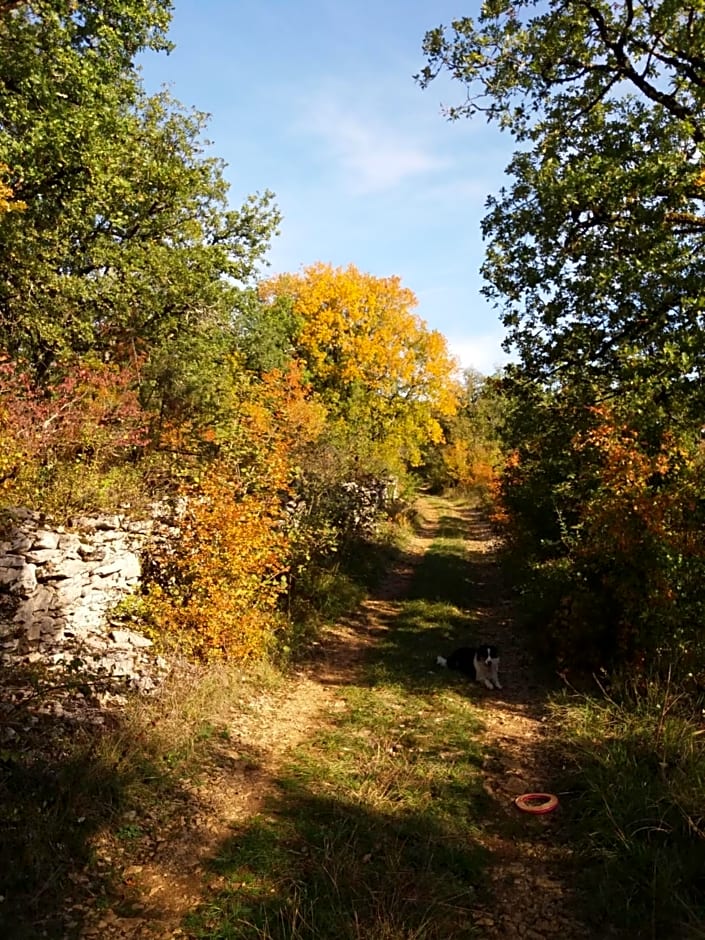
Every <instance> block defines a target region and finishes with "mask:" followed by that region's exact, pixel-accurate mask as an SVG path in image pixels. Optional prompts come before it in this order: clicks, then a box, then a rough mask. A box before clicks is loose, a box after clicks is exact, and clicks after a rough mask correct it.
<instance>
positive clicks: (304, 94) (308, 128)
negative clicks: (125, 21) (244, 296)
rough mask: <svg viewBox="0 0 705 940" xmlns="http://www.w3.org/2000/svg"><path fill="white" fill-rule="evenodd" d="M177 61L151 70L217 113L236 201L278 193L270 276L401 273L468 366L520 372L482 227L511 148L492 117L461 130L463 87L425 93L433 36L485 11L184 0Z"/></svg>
mask: <svg viewBox="0 0 705 940" xmlns="http://www.w3.org/2000/svg"><path fill="white" fill-rule="evenodd" d="M174 7H175V10H174V18H173V22H172V27H171V32H170V38H171V40H172V41H173V42H174V43H175V45H176V48H175V50H174V51H173V52H172V53H171V54H170V55H169V56H166V55H164V54H161V55H159V56H157V55H149V56H147V57H145V58H144V59H143V60H142V61H141V64H142V70H143V77H144V82H145V86H146V88H147V90H148V91H156V90H157V89H158V88H160V87H161V86H163V85H167V86H169V88H170V89H171V91H172V92H173V94H174V95H175V97H176V98H178V99H179V100H180V101H181V102H182V103H183V104H185V105H189V106H193V107H195V108H197V109H198V110H200V111H205V112H207V113H209V114H210V115H211V118H210V122H209V127H208V138H209V139H210V140H211V141H212V144H213V146H212V152H213V154H214V155H216V156H219V157H222V158H223V160H225V162H226V163H227V170H226V178H227V180H228V182H229V183H230V186H231V189H230V200H231V202H232V204H233V206H237V205H239V204H240V203H241V202H242V201H243V200H244V198H245V197H246V196H247V195H248V194H249V193H253V192H261V191H263V190H266V189H270V190H272V191H273V192H274V193H275V195H276V201H277V204H278V206H279V208H280V210H281V212H282V214H283V217H284V218H283V222H282V226H281V234H280V235H279V237H278V238H277V239H275V241H274V243H273V246H272V250H271V252H270V254H269V261H270V265H271V267H270V268H269V269H268V271H267V273H271V274H274V273H279V272H283V271H298V270H300V269H301V268H302V267H303V266H305V265H308V264H312V263H313V262H315V261H323V262H329V263H331V264H333V265H335V266H347V265H348V264H350V263H352V264H355V265H356V266H357V267H358V268H359V269H360V270H362V271H366V272H369V273H371V274H374V275H375V276H378V277H387V276H390V275H398V276H399V277H401V279H402V282H403V284H404V285H405V286H406V287H408V288H410V289H411V290H412V291H413V292H414V293H415V294H416V296H417V298H418V300H419V306H418V308H417V312H418V314H419V315H420V316H421V317H422V318H423V319H424V320H425V321H426V322H427V323H428V325H429V327H430V328H432V329H436V330H439V331H440V332H442V333H443V334H444V335H445V337H446V339H447V340H448V344H449V347H450V349H451V351H452V352H453V353H454V354H455V355H456V356H458V357H459V359H460V361H461V364H462V365H463V366H473V367H474V368H476V369H479V370H480V371H482V372H485V373H488V372H490V371H492V369H493V368H494V367H495V366H496V365H499V364H501V363H502V362H504V361H505V360H506V356H505V355H504V354H503V353H502V350H501V346H500V344H501V340H502V328H501V324H500V323H499V319H498V315H497V312H496V311H495V310H494V309H492V308H491V307H490V306H489V305H488V304H487V302H486V301H485V300H484V299H483V298H482V297H481V295H480V293H479V291H480V288H481V286H482V281H481V278H480V275H479V271H478V269H479V267H480V265H481V263H482V259H483V252H484V247H483V243H482V237H481V232H480V220H481V219H482V217H483V215H484V205H485V200H486V198H487V195H488V194H490V193H493V192H497V191H498V190H499V188H500V187H501V185H502V183H503V180H504V175H503V172H504V168H505V166H506V165H507V163H508V162H509V157H510V153H511V141H510V139H509V138H508V137H506V135H501V134H500V132H499V130H498V129H497V128H496V127H494V126H488V125H486V124H485V123H484V122H483V121H481V120H476V121H467V120H463V121H456V122H453V123H449V122H448V121H446V120H445V118H444V117H443V116H442V105H443V104H451V103H457V102H458V101H460V100H461V99H462V96H463V88H462V87H461V86H460V85H459V84H453V83H452V82H451V81H450V80H448V79H442V80H441V79H438V80H436V82H434V83H433V84H432V85H431V86H430V87H429V88H428V89H427V90H425V91H422V90H421V88H420V87H419V86H418V85H417V84H416V83H415V82H414V80H413V75H414V74H416V73H417V72H418V71H419V70H420V69H421V68H422V67H423V65H424V58H423V55H422V52H421V44H422V41H423V37H424V34H425V32H426V31H427V30H428V29H431V28H433V27H435V26H438V25H440V24H449V23H450V22H451V21H452V20H453V19H455V18H458V17H460V16H467V15H470V16H476V14H477V7H478V3H477V0H465V2H463V0H458V3H453V2H449V0H435V2H431V0H426V2H421V0H379V2H377V3H373V2H371V0H358V2H357V3H351V2H344V0H299V2H296V3H294V2H292V0H237V2H236V0H175V2H174Z"/></svg>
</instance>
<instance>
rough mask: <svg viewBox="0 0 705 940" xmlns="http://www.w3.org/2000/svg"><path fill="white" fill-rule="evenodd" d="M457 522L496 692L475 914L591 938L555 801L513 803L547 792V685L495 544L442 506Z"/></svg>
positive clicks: (486, 922) (490, 699) (487, 710)
mask: <svg viewBox="0 0 705 940" xmlns="http://www.w3.org/2000/svg"><path fill="white" fill-rule="evenodd" d="M454 513H455V515H457V516H459V517H460V518H462V519H463V521H464V524H465V529H466V531H467V541H466V551H467V558H468V562H469V565H470V567H471V580H472V581H473V582H474V584H475V588H476V591H475V603H476V605H477V608H478V610H477V613H478V620H479V622H481V623H482V624H483V629H484V631H485V632H484V637H485V639H487V640H490V641H493V642H496V643H497V645H498V646H499V648H500V651H501V675H500V677H501V680H502V685H503V688H502V691H501V692H496V691H495V692H493V693H491V694H490V695H489V696H487V697H485V698H484V699H483V701H482V720H483V723H484V725H485V729H486V730H485V745H486V747H487V749H488V751H489V756H488V757H487V759H486V760H485V765H484V767H483V772H484V786H485V789H486V791H487V792H488V794H490V796H491V797H492V798H493V801H494V805H495V807H496V816H497V818H496V820H495V822H494V825H491V824H490V825H488V826H487V827H486V830H485V832H484V834H483V835H482V836H481V839H480V841H481V842H482V843H483V844H484V845H485V846H486V847H487V848H488V849H489V850H490V852H491V854H492V859H493V863H492V866H491V868H490V871H489V875H490V879H491V882H492V888H493V895H494V903H493V905H492V908H491V909H488V910H485V911H481V912H478V915H477V920H476V923H477V927H478V929H479V930H480V931H481V936H482V937H483V938H486V940H490V938H495V937H505V938H506V937H522V938H528V940H552V938H559V937H560V938H561V940H584V938H588V937H589V936H590V934H589V932H588V931H587V929H586V928H585V927H584V926H583V925H582V924H581V923H579V921H578V920H577V919H576V916H575V913H574V911H575V900H574V898H573V896H572V892H571V887H570V881H571V880H572V876H571V872H573V871H574V864H573V858H572V853H571V852H570V850H569V848H568V846H566V845H565V844H564V843H563V840H562V837H561V829H562V818H561V809H560V805H559V807H558V809H557V810H556V811H555V812H554V813H550V814H545V815H536V816H533V815H531V816H529V815H525V814H522V813H521V812H520V811H519V810H517V808H516V806H515V804H514V800H515V799H516V797H517V796H518V795H521V794H523V793H536V792H546V791H548V792H551V791H552V786H551V781H552V779H553V777H554V775H555V770H556V768H555V763H554V762H555V760H556V757H555V755H553V754H552V753H551V750H552V749H551V730H550V725H549V722H548V716H547V712H546V708H545V690H544V689H543V687H542V685H541V684H540V683H539V682H538V681H537V680H536V679H535V673H536V667H535V663H534V662H533V661H532V657H531V655H530V654H529V652H528V650H527V648H526V645H525V642H523V641H522V637H521V635H520V634H519V633H518V631H517V629H516V624H515V622H514V619H513V611H512V601H511V599H510V598H508V596H507V593H506V591H505V588H504V585H503V583H502V573H501V571H500V569H499V565H498V559H497V550H498V548H499V543H498V542H497V540H496V539H495V538H494V536H493V532H492V529H491V527H490V525H489V524H488V522H487V519H486V517H485V515H484V513H483V512H482V511H480V510H478V509H471V510H462V511H458V510H455V511H454V510H449V513H448V514H449V515H452V514H454Z"/></svg>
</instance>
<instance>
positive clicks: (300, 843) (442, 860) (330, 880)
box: [189, 686, 487, 940]
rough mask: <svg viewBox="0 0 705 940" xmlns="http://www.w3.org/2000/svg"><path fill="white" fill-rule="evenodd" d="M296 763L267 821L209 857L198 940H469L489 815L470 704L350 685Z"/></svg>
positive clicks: (194, 923)
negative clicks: (213, 887)
mask: <svg viewBox="0 0 705 940" xmlns="http://www.w3.org/2000/svg"><path fill="white" fill-rule="evenodd" d="M336 714H337V715H338V717H337V719H336V721H335V723H334V724H333V725H332V726H331V727H330V728H326V729H324V730H323V731H322V732H321V733H320V734H319V735H317V736H316V737H315V738H314V739H313V740H312V741H311V742H309V743H307V744H306V745H305V746H304V747H302V748H300V749H299V751H298V752H297V753H296V754H295V755H294V756H293V759H292V760H291V761H290V763H289V764H288V766H287V767H286V768H285V770H284V773H283V774H282V776H281V778H280V779H279V780H278V795H277V796H275V797H273V798H271V799H270V800H269V801H268V804H267V807H266V814H265V815H263V816H262V817H259V818H258V819H257V820H255V821H254V823H253V824H251V825H249V826H247V827H246V828H244V829H243V830H242V831H241V832H238V833H235V834H234V835H233V838H232V839H231V840H230V841H229V843H228V845H226V846H224V847H223V850H222V852H221V853H220V855H219V857H218V859H217V860H216V861H215V863H214V867H215V870H216V871H217V872H218V873H219V874H220V875H221V876H224V877H225V878H226V879H227V887H225V888H224V890H222V891H221V892H220V893H219V895H218V897H217V898H214V899H213V900H211V901H209V902H208V903H207V904H205V905H204V906H203V907H202V908H201V910H200V911H199V912H198V913H197V914H196V915H195V916H194V917H192V918H191V919H190V920H189V930H190V931H192V932H193V935H194V936H196V937H204V938H205V937H209V938H210V937H221V938H229V937H233V938H234V937H244V938H249V937H253V938H255V937H257V938H277V940H278V938H282V940H283V938H285V937H287V938H288V937H301V938H304V937H306V938H311V940H313V938H314V937H316V938H318V937H327V936H330V937H341V938H363V937H369V938H370V940H371V938H373V937H374V938H378V937H389V938H390V940H392V938H408V937H419V938H421V937H424V938H438V940H441V938H447V937H449V936H454V937H456V936H457V937H471V936H473V932H472V929H471V927H470V918H469V911H470V908H471V907H472V904H473V903H474V901H475V899H476V897H477V892H478V890H479V885H480V884H481V878H480V871H481V869H482V865H483V862H484V851H483V850H482V849H481V848H480V847H479V845H478V844H477V842H476V841H475V836H476V834H477V830H478V825H479V820H480V818H481V814H482V812H483V810H484V808H485V802H486V799H487V798H486V797H485V794H484V791H483V790H482V787H481V784H480V781H479V776H478V768H479V764H480V760H481V755H480V750H479V748H478V745H477V744H476V743H475V741H474V737H475V736H476V734H477V732H478V730H479V724H478V722H477V719H476V717H475V715H474V713H473V710H472V708H471V706H470V705H469V704H468V703H467V702H466V701H464V700H463V699H462V698H461V697H459V696H453V695H452V694H449V695H448V696H447V697H445V699H444V700H443V701H442V702H440V703H438V702H435V701H434V700H433V699H432V698H430V697H426V698H424V697H423V696H421V697H419V696H416V695H413V694H411V693H409V692H405V691H404V690H403V689H399V688H396V687H393V686H392V687H389V688H384V689H380V688H379V687H375V688H374V689H371V688H370V687H369V686H352V687H350V688H347V689H346V690H345V691H344V692H343V693H342V697H341V704H340V706H339V708H337V709H336Z"/></svg>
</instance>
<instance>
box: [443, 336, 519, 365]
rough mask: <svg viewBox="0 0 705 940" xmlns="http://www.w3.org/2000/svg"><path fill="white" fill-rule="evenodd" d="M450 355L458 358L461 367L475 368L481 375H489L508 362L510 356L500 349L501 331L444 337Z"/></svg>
mask: <svg viewBox="0 0 705 940" xmlns="http://www.w3.org/2000/svg"><path fill="white" fill-rule="evenodd" d="M446 339H447V341H448V348H449V350H450V352H451V353H452V355H454V356H456V357H457V358H458V359H459V360H460V365H461V367H462V368H463V369H477V371H478V372H482V374H483V375H491V374H492V373H493V372H495V371H496V370H497V369H499V368H501V367H502V366H503V365H505V364H506V363H507V362H509V359H510V356H508V355H507V353H506V352H504V350H503V349H502V334H501V333H485V334H482V335H479V336H464V337H458V338H454V337H452V336H447V337H446Z"/></svg>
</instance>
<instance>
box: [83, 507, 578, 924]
mask: <svg viewBox="0 0 705 940" xmlns="http://www.w3.org/2000/svg"><path fill="white" fill-rule="evenodd" d="M419 508H420V511H421V515H422V519H423V527H422V529H421V531H420V532H419V533H418V534H417V536H416V537H415V538H414V539H413V540H412V541H411V542H410V544H409V545H408V548H407V553H406V556H405V559H404V561H403V562H402V563H401V564H400V566H399V567H398V568H397V569H396V570H394V571H392V572H390V574H389V575H388V576H387V578H386V581H385V583H384V585H383V588H382V590H381V591H380V592H378V596H377V597H376V598H375V599H374V600H369V601H367V602H366V603H365V604H363V605H362V607H361V609H360V610H359V611H358V612H357V614H356V615H355V617H354V618H351V619H350V621H349V622H348V623H341V624H339V625H338V626H337V627H336V628H335V629H334V630H332V631H331V632H330V633H329V635H328V636H327V638H326V641H325V643H324V644H323V645H322V647H321V653H320V656H319V658H318V659H317V660H316V661H315V662H314V663H312V664H311V665H310V666H309V667H307V668H306V669H305V670H302V671H301V672H300V673H299V674H298V675H296V676H295V677H293V679H292V682H291V684H289V685H288V686H287V687H286V689H285V690H282V691H280V692H279V693H277V694H271V693H267V694H263V695H261V696H260V697H258V698H257V699H255V700H254V701H252V702H250V703H249V705H248V707H247V708H246V709H245V710H244V712H243V711H242V710H241V709H240V710H238V711H237V713H234V714H233V721H232V728H231V735H230V739H229V743H228V747H227V749H225V750H224V753H223V755H221V756H222V757H223V758H224V759H223V760H222V761H221V762H220V764H219V766H218V768H214V769H213V770H212V772H210V773H208V774H207V775H206V776H205V777H204V778H202V779H201V781H200V782H199V783H194V784H193V785H192V786H191V788H190V791H189V792H188V794H187V801H186V802H185V804H184V812H183V815H181V816H179V815H178V813H177V814H176V815H175V824H174V826H173V827H172V828H171V829H170V830H169V831H165V832H164V833H163V835H162V837H161V839H160V841H157V842H156V843H155V844H153V845H152V846H150V848H149V851H147V852H145V853H144V857H143V858H139V860H138V861H139V863H138V864H133V865H130V866H128V867H127V868H125V869H124V870H123V871H122V878H123V882H124V885H125V903H124V904H122V905H118V904H113V905H112V907H111V908H109V909H107V910H101V911H95V910H82V911H79V912H77V914H78V915H80V917H81V920H82V922H83V924H84V926H83V929H82V931H81V933H80V936H81V938H85V940H96V938H100V940H103V938H126V940H128V938H129V940H137V938H144V940H147V938H150V940H156V938H159V940H166V938H175V937H182V938H183V937H187V934H186V933H184V932H183V931H182V929H181V927H180V924H181V923H182V920H183V917H184V915H185V914H186V913H187V912H188V911H189V910H191V909H193V908H194V907H195V906H197V904H198V903H199V901H200V900H201V899H202V898H203V895H204V889H213V888H217V887H218V886H219V885H218V880H217V878H214V877H213V876H211V875H208V874H207V872H208V864H207V863H208V860H209V859H210V858H211V857H212V856H213V854H214V852H215V851H216V850H217V847H218V846H219V845H220V844H222V843H223V841H224V840H225V839H226V838H227V836H228V834H229V832H231V831H232V827H233V826H236V825H238V824H242V822H243V821H244V820H246V819H249V818H251V817H253V816H254V815H256V814H257V813H258V812H260V811H261V810H262V807H263V804H264V800H265V797H266V795H267V793H268V792H269V790H270V788H271V787H272V781H273V780H275V779H276V776H277V771H278V769H279V767H280V766H281V764H282V762H283V760H284V759H285V758H286V756H287V755H288V754H289V753H290V752H291V750H292V749H293V748H294V747H296V745H297V744H299V743H300V742H301V741H302V740H305V739H306V738H308V737H309V736H311V735H312V734H313V733H314V732H315V730H316V729H317V728H318V727H319V726H320V725H321V723H323V722H324V721H326V718H327V716H330V714H331V713H334V710H335V708H336V691H337V689H339V688H340V687H341V686H342V685H344V684H347V683H348V682H349V681H350V675H351V670H354V669H355V668H356V666H359V664H360V663H361V662H362V659H363V655H364V653H365V651H366V649H367V648H368V647H369V646H370V644H371V643H374V637H375V635H376V634H377V633H378V631H379V630H380V629H387V628H388V627H382V626H381V625H382V624H387V625H388V624H389V622H390V620H391V619H393V617H394V616H395V612H396V611H397V610H398V609H399V602H400V600H401V599H402V598H403V597H404V595H405V593H406V592H407V590H408V588H409V586H410V584H411V580H412V578H413V572H414V568H415V566H416V564H417V563H418V562H419V561H420V559H421V558H422V557H423V554H424V552H425V551H426V549H427V548H428V547H429V546H430V544H431V542H432V541H433V538H434V535H435V533H436V528H437V521H438V515H439V509H442V512H443V514H444V516H447V515H453V514H455V515H456V516H457V517H458V518H461V519H462V521H463V524H464V526H465V527H466V529H467V532H468V541H467V553H468V562H469V564H470V566H471V568H472V580H473V581H474V582H475V584H476V587H477V593H476V598H475V600H476V603H477V605H478V608H479V611H478V612H479V613H480V615H481V617H480V619H481V621H482V622H484V623H485V624H486V626H487V630H488V631H491V633H490V632H488V633H487V634H486V636H487V637H488V638H489V637H490V636H491V637H492V638H493V639H496V641H497V642H498V643H499V645H500V646H501V647H502V662H503V678H504V680H505V689H504V690H503V691H502V692H501V693H494V694H492V695H488V696H485V697H484V698H483V700H482V718H483V721H484V723H485V725H486V729H487V731H486V738H487V744H488V746H489V747H490V749H491V752H492V756H491V758H490V759H488V761H487V762H486V767H485V769H484V774H485V787H486V789H487V791H488V793H489V794H490V795H491V796H492V797H493V804H494V805H495V806H496V807H497V810H496V819H492V820H488V825H487V828H486V832H485V834H484V836H483V837H482V840H481V841H483V843H484V844H485V846H486V847H487V848H488V849H489V850H490V851H491V853H492V858H493V860H494V863H493V865H492V866H491V868H490V878H491V881H492V886H493V889H494V893H495V895H496V901H495V903H494V904H493V906H492V909H491V910H478V912H477V914H476V927H477V929H478V934H479V936H480V937H482V938H486V940H491V938H495V937H500V936H501V937H520V938H528V940H542V938H543V940H549V938H554V937H555V938H557V937H561V938H562V940H579V938H585V937H587V936H588V935H587V933H586V932H585V931H584V930H583V929H582V928H581V927H580V925H579V924H576V923H575V921H574V919H573V917H572V916H571V913H570V911H571V906H572V905H571V898H570V894H569V891H568V888H567V886H566V884H565V883H564V881H563V880H562V876H561V870H563V872H565V865H566V863H567V862H569V861H570V859H569V858H568V857H567V855H566V851H565V849H563V848H560V847H558V846H557V844H556V842H555V841H554V840H553V838H552V834H553V830H554V828H555V827H556V825H560V820H559V813H556V814H552V815H551V816H550V817H549V816H544V817H526V818H518V817H519V816H521V814H519V812H518V810H516V808H515V807H514V804H513V799H514V796H516V794H517V793H520V792H528V791H533V790H539V789H543V788H544V787H548V786H549V784H550V766H549V765H548V764H547V762H546V761H545V760H544V759H542V754H543V753H544V742H545V740H546V733H547V732H546V725H545V722H544V721H543V720H542V719H543V718H544V715H543V713H542V706H541V701H542V695H541V690H540V689H539V688H537V687H535V686H533V685H532V683H531V679H530V675H531V668H530V666H531V664H530V662H529V659H528V656H527V654H526V652H525V651H524V649H523V648H522V645H521V643H520V642H519V640H518V638H517V637H516V636H515V633H514V631H513V627H512V619H511V608H510V605H509V603H508V601H507V600H506V598H505V597H504V594H503V591H502V585H501V581H500V576H499V573H498V570H497V564H496V557H495V550H496V544H495V542H494V540H493V536H492V532H491V531H490V529H489V527H488V525H487V523H486V522H485V520H484V518H483V516H482V514H481V513H480V512H479V511H476V510H465V511H461V510H454V509H452V508H451V507H450V504H448V503H445V502H440V501H438V500H424V501H422V503H421V504H420V507H419ZM114 848H115V846H114V845H113V846H111V845H110V844H107V843H106V844H105V845H104V846H103V847H102V849H101V851H102V854H103V857H104V862H105V864H106V865H109V864H110V863H111V861H112V856H111V853H112V851H113V849H114ZM118 911H119V913H118Z"/></svg>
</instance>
